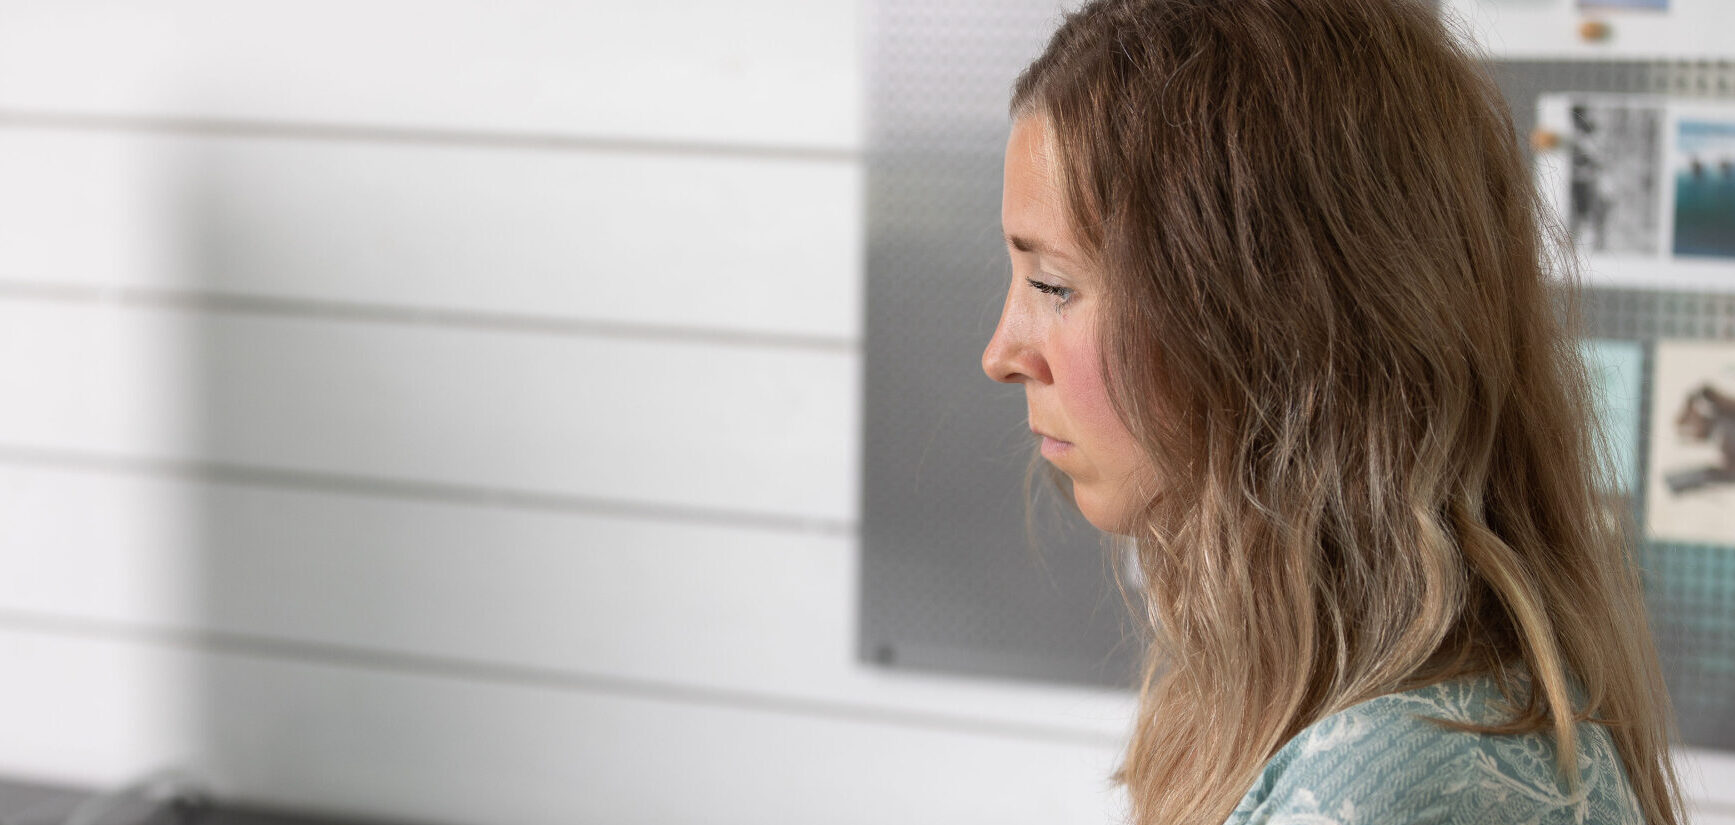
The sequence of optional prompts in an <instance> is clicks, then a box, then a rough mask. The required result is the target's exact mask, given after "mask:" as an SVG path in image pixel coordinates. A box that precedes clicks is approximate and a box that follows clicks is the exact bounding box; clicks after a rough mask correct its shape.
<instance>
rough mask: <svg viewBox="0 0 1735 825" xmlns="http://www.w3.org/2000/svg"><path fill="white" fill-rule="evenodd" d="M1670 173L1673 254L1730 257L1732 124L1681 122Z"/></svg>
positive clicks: (1734, 240) (1734, 233) (1734, 248)
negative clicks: (1673, 223)
mask: <svg viewBox="0 0 1735 825" xmlns="http://www.w3.org/2000/svg"><path fill="white" fill-rule="evenodd" d="M1674 172H1675V254H1676V255H1710V256H1720V257H1735V120H1712V119H1698V118H1693V119H1688V118H1682V119H1681V120H1680V123H1679V125H1678V126H1677V128H1676V134H1675V169H1674Z"/></svg>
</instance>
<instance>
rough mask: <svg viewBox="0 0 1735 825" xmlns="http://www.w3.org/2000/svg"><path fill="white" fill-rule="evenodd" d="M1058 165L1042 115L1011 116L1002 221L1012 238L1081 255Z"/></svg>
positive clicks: (1049, 133) (1051, 133)
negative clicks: (1069, 217) (1070, 223)
mask: <svg viewBox="0 0 1735 825" xmlns="http://www.w3.org/2000/svg"><path fill="white" fill-rule="evenodd" d="M1059 169H1060V167H1059V162H1058V158H1057V157H1056V156H1055V149H1054V139H1053V132H1052V131H1051V130H1050V129H1049V128H1048V124H1047V122H1046V121H1045V120H1044V119H1043V118H1042V117H1041V116H1039V115H1025V116H1023V117H1020V118H1018V119H1017V120H1015V121H1013V122H1012V134H1011V136H1010V137H1008V138H1007V140H1006V168H1005V179H1004V181H1003V182H1002V186H1003V188H1002V189H1001V200H1000V225H1001V228H1002V229H1003V230H1004V231H1005V233H1006V236H1007V238H1008V240H1012V239H1018V240H1021V241H1028V242H1030V245H1031V246H1034V247H1043V248H1046V250H1048V251H1051V252H1054V253H1056V254H1057V255H1058V256H1060V257H1077V248H1076V244H1075V243H1074V242H1073V238H1072V232H1071V229H1070V226H1069V224H1068V223H1067V218H1066V197H1065V194H1064V191H1063V189H1062V187H1061V185H1060V176H1059Z"/></svg>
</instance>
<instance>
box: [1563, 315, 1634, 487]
mask: <svg viewBox="0 0 1735 825" xmlns="http://www.w3.org/2000/svg"><path fill="white" fill-rule="evenodd" d="M1579 354H1580V356H1581V357H1583V358H1584V366H1585V372H1586V373H1588V374H1589V377H1590V384H1591V400H1592V402H1593V403H1594V404H1595V411H1596V418H1597V423H1598V424H1599V425H1600V427H1601V432H1599V433H1598V434H1597V435H1598V443H1599V444H1600V445H1601V446H1602V448H1603V450H1604V451H1605V452H1604V454H1603V456H1602V458H1603V463H1604V465H1605V466H1607V467H1608V469H1609V471H1610V472H1611V473H1612V475H1613V477H1612V478H1610V479H1608V483H1609V485H1610V487H1611V488H1612V489H1610V490H1609V492H1611V493H1615V494H1618V495H1622V496H1625V495H1630V494H1632V492H1633V491H1634V490H1635V489H1637V487H1638V483H1639V414H1640V412H1641V411H1642V410H1641V408H1642V406H1643V404H1644V361H1645V350H1644V345H1642V344H1639V343H1637V342H1635V341H1603V340H1588V341H1582V342H1580V343H1579Z"/></svg>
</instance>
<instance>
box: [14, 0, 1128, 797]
mask: <svg viewBox="0 0 1735 825" xmlns="http://www.w3.org/2000/svg"><path fill="white" fill-rule="evenodd" d="M862 35H863V31H862V25H861V23H860V10H859V9H858V8H857V6H856V5H855V4H854V3H844V2H815V1H814V0H746V1H745V2H738V3H727V4H722V3H703V2H692V1H691V0H682V1H681V2H674V1H673V0H662V1H661V2H633V3H619V2H609V3H603V2H563V3H554V2H536V0H505V1H504V2H499V1H497V2H492V3H486V4H484V3H480V2H460V0H430V1H429V2H416V3H412V2H407V0H368V1H367V2H344V3H337V2H306V1H305V0H304V1H303V2H295V3H290V2H252V3H245V4H242V3H227V2H221V1H220V0H152V1H151V2H127V3H121V2H97V1H96V0H38V1H29V0H5V2H0V671H3V674H4V675H3V679H0V775H7V776H14V777H21V778H35V779H44V780H53V781H62V782H70V783H78V784H93V785H108V784H114V783H119V782H121V781H124V780H126V779H129V778H131V777H133V776H135V775H136V774H139V773H142V772H144V771H146V770H149V769H152V768H155V767H158V766H163V765H180V766H184V767H188V768H191V769H194V770H195V771H197V772H199V773H201V774H203V775H204V776H206V777H208V778H209V779H210V780H212V782H213V783H214V785H215V788H216V790H217V791H218V793H219V795H221V796H228V797H230V798H239V799H246V800H250V801H253V802H257V803H267V804H272V805H284V806H293V807H300V808H308V809H314V810H322V811H329V812H334V813H348V814H357V815H365V816H373V817H384V818H402V819H410V820H419V821H428V822H440V823H505V822H511V823H550V824H551V825H552V823H563V825H564V823H572V822H610V823H623V822H647V823H679V822H695V823H699V822H702V823H725V822H742V823H766V822H828V823H829V822H863V823H868V822H872V823H884V822H1002V823H1016V822H1029V823H1060V822H1105V821H1108V820H1109V819H1111V818H1112V815H1113V812H1114V811H1116V810H1118V807H1119V806H1118V805H1117V803H1116V801H1115V797H1114V795H1113V794H1112V793H1111V792H1110V791H1109V790H1108V788H1107V783H1106V781H1105V776H1106V774H1107V772H1108V771H1109V770H1110V769H1111V768H1112V766H1113V764H1114V759H1115V756H1116V746H1117V744H1118V742H1119V741H1120V739H1121V736H1122V734H1123V731H1124V729H1125V726H1126V724H1127V720H1128V714H1129V711H1130V702H1129V700H1128V699H1127V697H1125V696H1123V695H1119V694H1115V693H1109V692H1096V691H1085V690H1070V689H1058V688H1049V687H1041V686H1023V685H1015V684H1010V683H995V682H986V681H971V680H961V679H947V678H939V677H924V676H912V675H908V674H892V673H885V672H880V671H877V670H873V669H870V668H867V667H864V666H862V665H859V664H857V663H856V662H855V661H854V658H853V646H854V623H855V599H856V593H855V588H856V582H855V579H854V575H855V561H854V554H855V549H856V548H855V545H856V540H855V525H856V508H857V505H856V497H857V490H856V484H857V481H856V478H857V467H858V464H859V461H858V457H857V452H858V450H859V445H858V438H859V437H858V431H859V426H858V420H857V419H858V416H859V413H858V406H859V400H860V399H859V397H858V396H859V378H858V371H859V360H860V355H859V351H860V347H859V342H860V338H861V335H862V330H861V326H860V321H859V319H858V316H859V314H860V291H861V268H862V263H861V246H862V239H861V235H862V225H863V220H862V208H863V207H862V203H861V199H862V189H863V181H862V176H863V169H862V159H861V143H860V131H861V129H860V121H861V111H862V92H861V86H862V82H861V81H862V78H861V73H862V69H861V67H860V65H859V62H860V54H861V52H862V48H861V44H860V42H859V40H860V38H861V37H862ZM988 208H992V207H988Z"/></svg>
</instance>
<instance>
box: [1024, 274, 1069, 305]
mask: <svg viewBox="0 0 1735 825" xmlns="http://www.w3.org/2000/svg"><path fill="white" fill-rule="evenodd" d="M1024 282H1025V283H1028V284H1030V286H1031V288H1032V289H1035V290H1036V291H1037V292H1040V293H1042V294H1044V295H1052V296H1054V297H1056V298H1059V299H1060V303H1063V304H1064V303H1066V302H1067V300H1068V299H1070V298H1072V294H1073V289H1072V287H1068V286H1058V285H1056V284H1051V283H1047V282H1045V281H1038V280H1036V279H1035V278H1025V279H1024Z"/></svg>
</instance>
